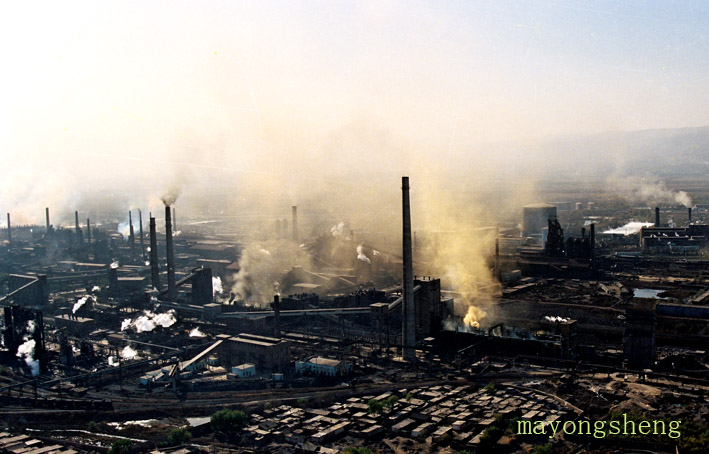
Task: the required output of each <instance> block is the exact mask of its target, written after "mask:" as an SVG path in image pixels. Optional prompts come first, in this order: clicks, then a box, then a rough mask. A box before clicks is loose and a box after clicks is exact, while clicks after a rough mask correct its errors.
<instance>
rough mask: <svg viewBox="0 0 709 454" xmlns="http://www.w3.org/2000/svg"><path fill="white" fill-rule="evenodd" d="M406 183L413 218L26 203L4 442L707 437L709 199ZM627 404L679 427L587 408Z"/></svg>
mask: <svg viewBox="0 0 709 454" xmlns="http://www.w3.org/2000/svg"><path fill="white" fill-rule="evenodd" d="M401 191H402V192H401V211H396V212H392V213H390V218H389V219H385V220H384V222H385V223H387V224H390V225H395V226H396V230H397V231H398V232H399V233H398V234H397V235H396V236H395V237H394V239H392V238H385V237H383V236H382V235H377V233H376V232H372V231H370V230H369V229H366V228H360V226H359V225H357V224H356V223H355V222H352V223H349V222H348V221H347V220H344V221H343V220H340V219H331V218H328V219H322V214H320V213H315V212H314V211H313V210H310V209H309V207H307V206H304V205H300V206H298V207H296V206H293V207H292V208H290V207H288V209H287V210H284V211H285V212H279V213H266V214H264V213H260V215H261V216H266V215H267V216H268V217H269V219H268V221H266V222H261V223H260V226H259V228H258V234H254V233H253V231H255V230H257V228H256V227H251V226H232V225H228V224H227V223H226V221H222V220H217V221H214V220H213V219H211V218H209V215H205V214H202V215H200V216H201V217H200V216H193V215H191V214H189V213H185V214H181V212H180V205H179V203H178V201H176V200H174V198H172V199H171V198H169V197H168V198H165V200H164V201H165V202H166V203H165V205H164V207H161V208H160V210H158V211H154V212H149V211H148V208H147V207H144V208H143V209H133V210H128V209H125V210H122V209H121V210H120V211H118V209H119V208H121V207H114V208H116V209H117V211H116V212H115V213H108V212H106V213H93V212H82V211H81V207H75V208H73V209H72V211H73V210H74V209H75V210H77V211H74V212H69V213H54V211H53V210H54V209H53V208H52V207H51V206H50V207H47V208H46V211H45V212H44V213H41V215H42V218H44V219H46V222H44V223H43V225H20V224H17V223H15V222H13V213H12V212H10V213H8V214H7V221H6V224H4V228H2V229H1V231H0V237H1V238H2V243H1V244H0V303H1V306H2V307H1V309H0V310H2V311H3V313H2V317H0V329H1V334H2V346H1V347H0V403H1V405H0V413H1V414H2V419H1V421H2V422H1V423H0V424H1V425H0V453H15V454H20V453H22V454H45V453H46V454H51V453H65V454H70V453H71V454H74V453H83V452H99V453H106V452H109V451H110V452H112V453H114V454H116V453H122V452H126V453H128V452H155V453H158V452H177V453H180V454H186V453H191V452H195V453H196V452H233V453H237V452H239V453H247V452H248V453H257V452H258V453H318V452H319V453H339V452H345V453H347V452H350V453H351V452H372V453H379V452H381V453H385V452H386V453H390V452H391V453H429V452H430V453H433V452H436V453H438V452H441V453H442V452H446V453H455V452H478V453H481V452H502V453H526V452H562V453H572V452H573V453H576V452H608V453H610V452H668V453H674V452H708V451H709V431H708V430H707V427H709V355H708V353H707V352H708V351H709V244H708V239H709V223H707V220H708V219H709V210H708V209H707V208H708V207H707V205H706V204H704V205H703V204H702V203H696V204H691V205H690V206H684V205H678V204H674V203H659V202H658V203H654V204H647V206H630V205H618V204H617V203H616V202H613V203H611V202H609V201H608V199H606V198H604V197H603V196H598V195H597V194H596V196H595V197H591V196H587V195H582V196H579V195H578V194H576V193H574V194H571V195H564V194H552V193H549V194H542V195H543V196H544V197H549V199H547V200H544V201H543V202H541V201H540V203H535V204H530V205H527V206H524V207H521V206H520V207H519V209H518V210H517V212H516V214H515V219H505V220H502V219H501V220H499V221H498V222H496V223H490V225H488V226H476V228H475V229H469V230H467V229H466V230H462V229H461V230H460V231H451V230H433V229H422V228H418V226H417V218H416V211H415V210H412V204H413V206H416V205H415V203H414V200H412V199H415V197H416V195H417V192H416V181H415V180H412V181H411V182H409V178H408V177H403V178H402V180H401ZM692 195H693V196H694V198H695V200H696V201H698V202H702V201H704V202H706V201H708V200H709V194H704V193H702V192H701V191H697V192H696V193H694V194H692ZM554 198H557V199H556V200H561V201H558V202H555V201H554ZM288 205H290V204H288ZM146 214H147V216H146ZM52 216H57V219H62V220H64V219H66V218H73V222H72V223H71V224H70V225H67V224H66V223H64V224H63V225H60V224H62V223H61V222H60V223H52ZM316 217H318V218H317V219H316ZM263 226H268V228H263ZM250 229H251V231H249V230H250ZM453 238H456V240H457V241H460V243H459V244H460V247H456V248H455V249H456V250H455V251H454V253H455V254H457V255H456V257H463V259H461V263H462V268H457V269H456V270H454V271H451V269H452V268H449V267H448V265H449V264H450V265H451V267H452V264H453V262H454V260H453V259H452V258H450V257H452V255H450V254H449V255H440V254H439V252H440V251H446V250H448V249H450V248H448V247H446V245H447V244H449V242H451V241H452V239H453ZM470 244H475V245H476V247H475V249H474V250H473V249H472V247H471V246H469V245H470ZM480 251H482V252H480ZM473 255H476V262H475V263H476V265H475V266H474V267H470V268H466V263H468V262H466V261H465V260H467V258H469V257H472V256H473ZM478 256H479V257H478ZM441 263H442V264H441ZM461 275H463V276H462V277H461ZM468 275H469V276H468ZM470 276H472V277H470ZM230 418H231V419H230ZM623 418H625V419H623ZM617 419H620V420H623V421H624V422H625V423H626V424H627V422H628V419H630V420H631V422H632V423H633V427H634V425H635V424H636V423H637V424H638V425H639V427H641V428H642V427H643V422H646V421H647V422H648V424H650V422H654V424H655V425H656V426H657V421H660V420H661V421H662V422H663V426H662V427H663V428H664V427H665V424H667V425H668V427H674V426H671V425H669V424H670V423H671V421H681V424H680V425H679V426H678V427H679V428H677V427H675V429H676V431H679V432H678V433H681V435H680V436H673V432H671V431H670V432H667V431H665V432H658V431H657V430H655V431H654V432H653V433H651V434H649V435H648V434H646V433H644V432H642V431H638V433H635V431H634V430H633V433H632V434H627V433H625V432H620V433H618V434H613V433H612V432H610V434H606V435H604V436H602V437H600V436H598V432H597V431H596V432H594V431H588V432H585V431H583V430H582V429H581V428H582V427H583V424H584V423H587V425H590V426H591V427H594V424H595V423H597V422H598V421H605V422H612V421H613V420H617ZM224 420H227V423H224ZM569 421H571V426H572V427H576V428H579V430H574V431H570V430H559V431H557V432H555V433H554V434H553V435H551V436H550V432H549V431H547V432H544V431H543V430H541V429H540V430H537V431H534V430H531V429H530V430H522V429H524V428H525V427H527V428H530V427H537V425H539V427H541V428H543V427H546V426H547V425H550V426H553V425H554V424H559V423H560V422H564V424H566V423H567V422H569ZM525 424H527V425H525ZM567 427H568V426H566V425H565V426H564V428H565V429H566V428H567ZM611 427H612V424H611ZM646 435H647V436H646Z"/></svg>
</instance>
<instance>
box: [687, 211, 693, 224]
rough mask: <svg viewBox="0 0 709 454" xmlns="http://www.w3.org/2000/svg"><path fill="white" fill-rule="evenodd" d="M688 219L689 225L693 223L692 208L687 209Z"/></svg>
mask: <svg viewBox="0 0 709 454" xmlns="http://www.w3.org/2000/svg"><path fill="white" fill-rule="evenodd" d="M687 219H688V220H689V223H690V224H691V223H692V207H688V208H687Z"/></svg>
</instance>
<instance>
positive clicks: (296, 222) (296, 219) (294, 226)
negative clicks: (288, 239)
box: [292, 206, 298, 242]
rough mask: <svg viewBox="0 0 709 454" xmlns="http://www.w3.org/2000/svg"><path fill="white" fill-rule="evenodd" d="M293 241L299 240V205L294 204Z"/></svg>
mask: <svg viewBox="0 0 709 454" xmlns="http://www.w3.org/2000/svg"><path fill="white" fill-rule="evenodd" d="M292 210H293V241H295V242H298V207H297V206H293V207H292Z"/></svg>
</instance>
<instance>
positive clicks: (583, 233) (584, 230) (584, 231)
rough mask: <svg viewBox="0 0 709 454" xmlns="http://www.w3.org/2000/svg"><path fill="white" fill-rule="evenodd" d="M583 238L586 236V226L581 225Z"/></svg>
mask: <svg viewBox="0 0 709 454" xmlns="http://www.w3.org/2000/svg"><path fill="white" fill-rule="evenodd" d="M584 238H586V228H585V227H581V239H584Z"/></svg>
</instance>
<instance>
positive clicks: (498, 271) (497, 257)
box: [495, 238, 502, 282]
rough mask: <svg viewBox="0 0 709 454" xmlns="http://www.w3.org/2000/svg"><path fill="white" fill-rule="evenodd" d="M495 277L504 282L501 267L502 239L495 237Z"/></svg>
mask: <svg viewBox="0 0 709 454" xmlns="http://www.w3.org/2000/svg"><path fill="white" fill-rule="evenodd" d="M495 279H497V282H502V270H501V269H500V239H499V238H495Z"/></svg>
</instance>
